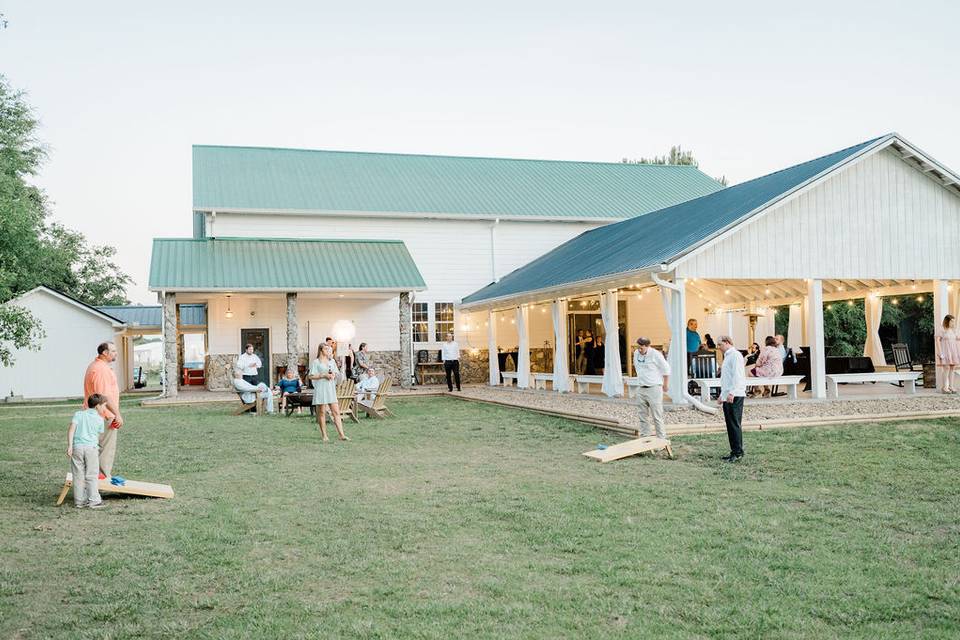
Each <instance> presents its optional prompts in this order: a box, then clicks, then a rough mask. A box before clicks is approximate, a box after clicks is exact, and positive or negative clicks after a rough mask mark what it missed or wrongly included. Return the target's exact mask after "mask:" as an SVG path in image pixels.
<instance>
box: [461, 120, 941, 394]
mask: <svg viewBox="0 0 960 640" xmlns="http://www.w3.org/2000/svg"><path fill="white" fill-rule="evenodd" d="M958 239H960V177H958V175H957V174H956V173H955V172H953V171H951V170H950V169H948V168H946V167H945V166H943V165H942V164H941V163H939V162H938V161H937V160H935V159H934V158H932V157H930V155H929V154H926V153H924V152H923V151H922V150H920V149H919V148H918V147H917V146H916V145H913V144H912V143H910V142H909V141H907V140H905V139H904V138H903V137H902V136H900V135H898V134H888V135H885V136H881V137H878V138H875V139H873V140H869V141H866V142H864V143H861V144H858V145H854V146H852V147H849V148H846V149H843V150H841V151H838V152H835V153H832V154H829V155H826V156H823V157H821V158H817V159H815V160H811V161H809V162H805V163H802V164H800V165H796V166H794V167H789V168H787V169H783V170H781V171H778V172H775V173H772V174H769V175H767V176H763V177H761V178H757V179H755V180H750V181H747V182H744V183H741V184H739V185H735V186H732V187H728V188H726V189H724V190H721V191H718V192H715V193H713V194H709V195H706V196H703V197H700V198H697V199H694V200H691V201H688V202H685V203H681V204H678V205H675V206H672V207H667V208H664V209H662V210H659V211H655V212H652V213H649V214H647V215H645V216H643V217H641V218H637V219H632V220H627V221H624V222H619V223H616V224H611V225H608V226H605V227H602V228H599V229H595V230H592V231H588V232H586V233H584V234H582V235H581V236H579V237H577V238H575V239H574V240H571V241H570V242H568V243H566V244H564V245H562V246H560V247H558V248H557V249H554V250H553V251H550V252H548V253H547V254H545V255H543V256H541V257H540V258H538V259H536V260H534V261H532V262H530V263H528V264H527V265H525V266H523V267H521V268H520V269H517V270H516V271H514V272H512V273H510V274H509V275H507V276H505V277H504V278H501V279H500V280H499V281H497V282H493V283H491V284H489V285H488V286H486V287H484V288H483V289H480V290H479V291H477V292H475V293H473V294H471V295H469V296H466V297H465V298H464V299H463V301H462V302H463V304H462V307H461V309H462V312H464V313H470V314H473V316H474V317H477V318H489V319H488V320H487V324H489V325H491V326H493V327H496V329H497V330H499V329H500V327H508V326H510V325H509V324H507V323H506V322H505V320H508V321H509V322H510V323H513V324H516V323H518V322H520V323H523V324H525V325H528V326H527V327H526V331H521V332H516V330H515V329H512V328H511V333H512V335H511V338H509V340H510V341H512V340H513V339H514V338H513V335H517V334H519V335H520V336H523V334H526V337H525V338H521V339H519V340H518V342H519V351H520V352H521V353H524V352H526V351H527V350H528V349H530V348H531V347H532V346H533V345H536V344H539V343H540V341H543V340H546V341H551V342H553V343H560V344H563V343H567V344H569V339H570V337H569V335H564V332H563V330H564V329H565V328H566V327H568V326H569V324H568V323H566V322H561V323H559V324H558V325H557V326H558V330H555V329H554V326H552V325H553V323H550V322H545V321H540V322H538V323H536V324H535V323H534V321H533V320H532V318H537V317H540V318H544V319H545V318H549V317H550V316H551V315H552V314H551V313H550V311H552V310H556V313H558V314H559V315H561V316H563V317H565V318H568V317H569V315H570V313H572V312H573V311H574V310H575V309H576V308H577V307H578V306H580V305H593V306H595V307H596V308H600V307H601V306H603V305H604V304H610V306H609V307H608V308H607V311H608V317H607V318H604V319H603V321H602V323H603V326H602V328H601V330H602V331H603V332H604V333H606V335H607V344H609V343H610V341H611V337H613V339H617V338H618V337H619V336H618V329H619V330H620V333H621V334H622V332H623V331H624V330H625V331H626V332H627V333H628V335H629V342H630V343H632V342H633V339H634V338H635V337H636V336H637V335H641V334H643V335H647V336H649V337H651V338H652V339H653V340H654V341H655V342H662V343H663V344H664V346H665V347H666V348H668V349H670V346H671V345H675V344H680V345H682V344H684V330H685V325H686V321H687V319H688V318H694V319H698V320H699V321H700V326H701V328H706V329H707V330H708V331H712V332H713V333H714V335H716V334H718V333H732V334H734V337H735V338H737V336H738V335H739V336H741V337H745V333H746V331H745V329H746V328H747V326H748V325H747V322H748V321H747V319H746V317H749V315H751V314H752V315H753V316H754V319H756V317H757V316H763V317H766V318H769V314H768V313H765V311H766V310H767V309H769V308H771V307H774V306H785V305H790V307H791V313H790V320H791V322H790V329H789V339H790V341H791V342H792V343H793V344H795V345H797V346H800V345H802V346H803V347H804V351H805V352H806V354H807V355H808V356H809V365H808V366H809V376H810V380H811V385H810V386H811V388H810V393H811V395H812V396H813V397H815V398H821V397H824V396H825V395H826V386H827V385H826V382H827V380H826V376H827V367H826V354H825V350H824V331H823V306H824V303H828V304H829V303H830V302H831V301H837V300H848V301H849V300H854V299H864V300H865V312H866V314H867V322H866V324H867V327H868V332H867V339H866V343H865V345H864V354H865V355H866V356H867V357H868V358H869V359H870V360H871V361H872V363H873V364H874V365H876V366H880V367H882V366H884V365H885V364H886V363H885V362H884V356H883V353H882V351H879V349H878V345H879V342H880V341H879V337H878V331H879V323H880V320H879V318H880V313H881V309H882V305H883V304H897V299H898V297H902V296H906V295H911V296H914V295H919V294H932V296H933V302H934V316H935V317H934V326H935V327H938V326H940V323H941V321H942V320H943V318H944V316H945V315H947V314H948V313H951V314H953V315H954V316H956V315H958V311H960V296H958V287H957V286H956V285H957V281H958V280H960V256H958V251H957V248H958ZM644 294H646V295H644ZM613 302H619V304H612V303H613ZM537 309H539V310H540V313H536V310H537ZM624 313H626V314H627V318H626V322H625V319H624ZM527 318H531V319H529V320H528V319H527ZM735 325H737V326H738V327H739V329H740V330H739V331H735V330H734V327H735ZM701 330H702V329H701ZM759 330H762V331H763V332H764V333H763V334H760V335H764V334H768V335H769V334H772V333H773V331H772V327H770V326H769V325H767V326H766V327H763V328H762V329H759ZM486 337H487V340H488V342H489V344H490V345H491V346H494V345H500V344H502V342H503V339H502V338H501V337H500V335H499V333H498V332H497V331H494V332H492V334H490V333H488V334H487V335H486ZM741 339H742V338H741ZM739 346H741V347H745V346H746V344H745V342H741V343H740V344H739ZM568 349H569V347H568ZM558 352H559V353H560V354H561V355H560V357H559V358H555V360H554V363H553V365H554V366H553V367H552V368H551V370H552V371H559V372H566V371H568V369H567V368H566V367H568V366H569V357H570V356H569V351H568V350H563V349H560V350H558ZM606 353H607V356H608V358H607V360H606V364H607V371H605V376H606V375H607V374H608V373H610V374H611V375H610V376H607V377H611V378H613V379H612V380H604V383H605V384H604V389H605V391H606V392H608V393H609V394H610V395H619V394H621V393H622V392H623V381H622V376H621V372H620V369H621V367H615V368H616V369H617V371H616V373H615V375H614V374H613V373H612V372H613V369H614V367H611V366H610V365H611V364H612V363H613V361H612V360H611V359H610V357H609V356H612V355H619V354H612V353H611V350H607V352H606ZM670 356H671V357H670V359H671V362H672V365H673V369H674V372H675V373H676V372H681V374H682V375H674V376H671V379H670V387H671V389H670V395H671V397H672V399H673V400H674V401H676V402H683V397H682V396H683V392H684V390H685V389H686V372H687V366H686V348H678V349H670ZM521 365H523V366H521V370H520V371H518V379H519V381H520V385H521V386H532V384H531V381H530V375H529V371H528V370H526V369H525V366H526V365H525V364H524V363H521ZM622 371H623V373H624V374H627V373H629V371H628V367H626V366H623V367H622ZM496 382H497V376H496V371H495V370H493V369H491V371H490V383H491V384H495V383H496ZM561 386H563V385H562V384H561Z"/></svg>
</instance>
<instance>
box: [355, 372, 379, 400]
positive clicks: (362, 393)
mask: <svg viewBox="0 0 960 640" xmlns="http://www.w3.org/2000/svg"><path fill="white" fill-rule="evenodd" d="M366 376H367V377H366V378H364V379H363V380H361V381H360V382H358V383H357V386H356V391H357V402H359V403H360V404H362V405H365V406H367V407H372V406H373V400H374V398H376V397H377V390H378V389H379V388H380V378H378V377H377V371H376V369H374V368H373V367H372V366H370V367H367V369H366ZM368 394H369V395H368Z"/></svg>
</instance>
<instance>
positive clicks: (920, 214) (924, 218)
mask: <svg viewBox="0 0 960 640" xmlns="http://www.w3.org/2000/svg"><path fill="white" fill-rule="evenodd" d="M957 238H960V196H957V195H956V194H955V193H954V192H952V191H950V190H948V189H946V188H944V187H943V185H942V184H940V183H939V182H937V181H936V180H934V179H933V178H932V177H931V176H930V175H928V174H925V173H923V172H922V171H920V170H918V169H916V168H914V167H912V166H910V165H909V164H907V163H906V162H904V161H903V160H902V159H901V158H900V157H899V156H898V155H897V154H896V153H895V152H893V151H892V150H890V149H885V150H882V151H880V152H878V153H875V154H871V155H869V156H867V157H865V158H863V159H861V160H859V161H857V162H856V163H854V164H852V165H850V166H849V167H846V168H844V169H843V170H841V171H839V172H838V173H836V174H834V175H833V176H831V177H830V178H828V179H827V180H825V181H824V182H823V183H821V184H820V185H818V186H816V187H814V188H813V189H810V190H809V191H806V192H805V193H803V194H802V195H800V196H798V197H796V198H793V199H792V200H789V201H787V202H786V203H785V204H783V205H780V206H777V207H775V208H772V209H771V210H769V211H767V212H765V213H764V214H763V215H761V216H758V217H757V218H755V219H754V220H751V221H749V222H747V223H745V224H744V225H742V226H741V227H740V228H739V229H738V230H737V231H735V232H734V233H733V234H732V235H730V236H729V237H728V238H727V239H724V240H721V241H720V242H718V243H716V244H715V245H713V246H710V247H708V248H707V249H705V250H703V251H702V252H700V253H699V254H696V255H694V256H692V257H691V258H689V259H687V260H686V261H684V262H682V263H680V264H679V265H678V266H677V274H678V275H680V276H684V277H697V278H749V279H758V280H772V279H775V278H834V279H836V278H846V279H857V278H863V279H929V278H940V279H957V278H960V260H958V259H957V252H956V245H957Z"/></svg>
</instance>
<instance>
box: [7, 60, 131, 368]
mask: <svg viewBox="0 0 960 640" xmlns="http://www.w3.org/2000/svg"><path fill="white" fill-rule="evenodd" d="M36 132H37V120H36V118H35V116H34V115H33V111H32V110H31V108H30V106H29V105H28V104H27V102H26V100H25V99H24V95H23V93H22V92H20V91H15V90H14V89H12V88H11V87H10V85H9V83H8V82H7V80H6V78H4V77H3V76H2V75H0V303H3V302H6V301H8V300H10V299H11V298H14V297H16V296H18V295H20V294H21V293H24V292H26V291H29V290H30V289H33V288H34V287H36V286H38V285H46V286H48V287H52V288H54V289H58V290H60V291H63V292H64V293H67V294H69V295H71V296H73V297H75V298H77V299H79V300H81V301H83V302H86V303H87V304H122V303H125V302H126V301H127V298H126V294H125V290H126V287H127V285H129V284H130V283H131V280H130V277H129V276H127V275H126V274H125V273H123V272H122V271H121V270H120V268H119V267H118V266H117V265H116V264H115V263H114V262H113V259H112V258H113V256H114V255H115V253H116V250H115V249H114V248H113V247H109V246H96V245H89V244H88V243H87V239H86V238H85V237H84V236H83V234H81V233H79V232H77V231H73V230H71V229H68V228H66V227H64V226H63V225H61V224H59V223H56V222H53V221H52V220H50V210H49V207H48V201H47V197H46V195H45V194H44V192H43V191H42V190H41V189H40V188H38V187H37V186H35V185H33V184H31V183H30V182H29V179H30V178H32V177H34V176H36V175H37V173H38V171H39V170H40V167H41V165H42V164H43V162H44V160H45V159H46V157H47V153H46V149H45V148H44V146H43V144H41V142H40V141H39V140H38V139H37V135H36ZM41 335H42V330H41V328H40V325H39V321H38V320H37V318H35V317H33V316H32V315H31V314H29V313H27V312H26V311H25V310H24V309H20V308H17V307H16V306H15V305H5V306H3V307H0V362H3V364H4V365H9V364H10V361H9V358H10V354H11V351H12V349H14V348H24V347H31V346H34V347H35V346H36V344H37V340H38V339H39V337H40V336H41ZM4 354H6V355H4Z"/></svg>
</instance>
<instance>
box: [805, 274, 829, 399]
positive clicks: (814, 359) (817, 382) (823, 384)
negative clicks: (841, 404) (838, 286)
mask: <svg viewBox="0 0 960 640" xmlns="http://www.w3.org/2000/svg"><path fill="white" fill-rule="evenodd" d="M806 301H807V336H808V337H809V338H810V395H811V396H812V397H814V398H826V397H827V360H826V354H825V353H824V343H823V282H821V281H820V280H815V279H811V280H808V281H807V298H806Z"/></svg>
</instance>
